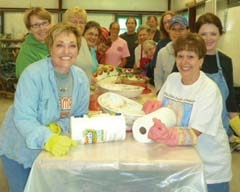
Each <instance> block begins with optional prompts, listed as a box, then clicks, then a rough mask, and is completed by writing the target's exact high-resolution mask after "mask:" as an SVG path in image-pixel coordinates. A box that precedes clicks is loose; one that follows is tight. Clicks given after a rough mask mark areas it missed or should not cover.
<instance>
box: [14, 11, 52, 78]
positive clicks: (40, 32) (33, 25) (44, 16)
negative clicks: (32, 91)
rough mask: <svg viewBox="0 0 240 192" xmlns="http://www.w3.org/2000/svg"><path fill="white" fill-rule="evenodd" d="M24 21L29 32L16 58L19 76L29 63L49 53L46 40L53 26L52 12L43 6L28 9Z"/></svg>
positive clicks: (17, 74)
mask: <svg viewBox="0 0 240 192" xmlns="http://www.w3.org/2000/svg"><path fill="white" fill-rule="evenodd" d="M24 23H25V26H26V28H27V29H28V31H29V33H28V34H27V36H26V37H25V40H24V42H23V43H22V45H21V49H20V51H19V54H18V56H17V59H16V76H17V78H19V77H20V75H21V73H22V72H23V70H24V69H25V68H26V67H27V66H28V65H30V64H31V63H34V62H35V61H38V60H40V59H43V58H44V57H46V56H48V55H49V50H48V48H47V46H46V44H45V42H44V40H45V38H46V36H47V34H48V30H49V29H50V27H51V15H50V13H49V12H48V11H47V10H45V9H44V8H42V7H34V8H30V9H27V10H26V11H25V14H24Z"/></svg>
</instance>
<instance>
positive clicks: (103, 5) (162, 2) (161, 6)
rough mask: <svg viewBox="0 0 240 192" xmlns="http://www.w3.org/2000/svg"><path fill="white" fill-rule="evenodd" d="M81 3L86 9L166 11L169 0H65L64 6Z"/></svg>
mask: <svg viewBox="0 0 240 192" xmlns="http://www.w3.org/2000/svg"><path fill="white" fill-rule="evenodd" d="M76 5H81V6H82V7H83V8H85V9H97V10H99V9H100V10H134V11H165V10H167V0H147V1H146V0H137V1H136V0H121V1H116V0H81V1H80V0H71V1H69V0H63V8H68V7H72V6H76Z"/></svg>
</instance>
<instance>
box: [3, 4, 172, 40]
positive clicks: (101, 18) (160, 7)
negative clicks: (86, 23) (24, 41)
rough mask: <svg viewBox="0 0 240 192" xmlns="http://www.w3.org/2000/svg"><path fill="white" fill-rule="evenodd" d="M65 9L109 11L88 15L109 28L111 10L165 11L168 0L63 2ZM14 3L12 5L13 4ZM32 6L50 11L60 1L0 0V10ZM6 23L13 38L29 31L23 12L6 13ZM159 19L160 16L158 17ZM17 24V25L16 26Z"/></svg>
mask: <svg viewBox="0 0 240 192" xmlns="http://www.w3.org/2000/svg"><path fill="white" fill-rule="evenodd" d="M62 1H63V5H62V8H63V9H67V8H69V7H73V6H81V7H83V8H85V9H87V10H107V11H108V12H107V13H105V12H104V11H103V12H102V13H101V14H99V13H88V20H95V21H98V22H99V23H100V25H101V26H104V27H107V28H108V27H109V24H110V23H111V22H112V21H114V19H115V18H114V13H111V11H110V12H109V10H118V11H131V10H133V11H135V13H136V11H139V14H141V11H165V10H166V9H167V2H168V0H148V1H146V0H138V1H135V0H121V3H119V1H114V0H101V1H99V0H90V1H89V0H71V1H69V0H62ZM11 2H12V3H11ZM31 6H42V7H45V8H49V9H57V8H58V0H51V1H49V0H41V1H39V0H18V1H13V0H11V1H9V0H0V8H13V7H14V8H27V7H31ZM4 17H5V21H7V22H4V33H5V34H6V33H11V34H12V36H13V37H21V36H23V35H24V34H25V33H26V32H27V30H26V29H25V26H24V23H23V19H22V18H23V13H21V12H8V13H4ZM158 17H159V15H158ZM145 20H146V15H144V16H143V22H145ZM57 22H58V15H57V14H54V13H53V14H52V23H53V24H55V23H57ZM16 23H17V25H16Z"/></svg>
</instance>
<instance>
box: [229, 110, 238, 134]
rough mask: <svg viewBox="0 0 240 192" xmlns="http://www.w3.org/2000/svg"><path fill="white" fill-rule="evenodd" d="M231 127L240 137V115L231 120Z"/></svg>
mask: <svg viewBox="0 0 240 192" xmlns="http://www.w3.org/2000/svg"><path fill="white" fill-rule="evenodd" d="M230 125H231V127H232V129H233V130H234V132H235V133H236V134H237V135H238V136H240V118H239V115H236V116H235V117H233V118H232V119H230Z"/></svg>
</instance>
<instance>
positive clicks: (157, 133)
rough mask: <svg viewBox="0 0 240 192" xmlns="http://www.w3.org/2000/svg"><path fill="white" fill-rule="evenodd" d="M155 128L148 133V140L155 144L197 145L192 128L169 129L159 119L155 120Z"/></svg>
mask: <svg viewBox="0 0 240 192" xmlns="http://www.w3.org/2000/svg"><path fill="white" fill-rule="evenodd" d="M153 122H154V124H153V126H152V127H151V128H150V130H149V132H148V138H149V139H151V140H153V141H154V142H159V143H165V144H167V145H170V146H176V145H195V144H197V136H196V134H195V133H194V131H193V129H191V128H187V129H184V128H181V127H173V128H167V127H166V125H165V124H164V123H162V122H161V121H160V120H159V119H157V118H153Z"/></svg>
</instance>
